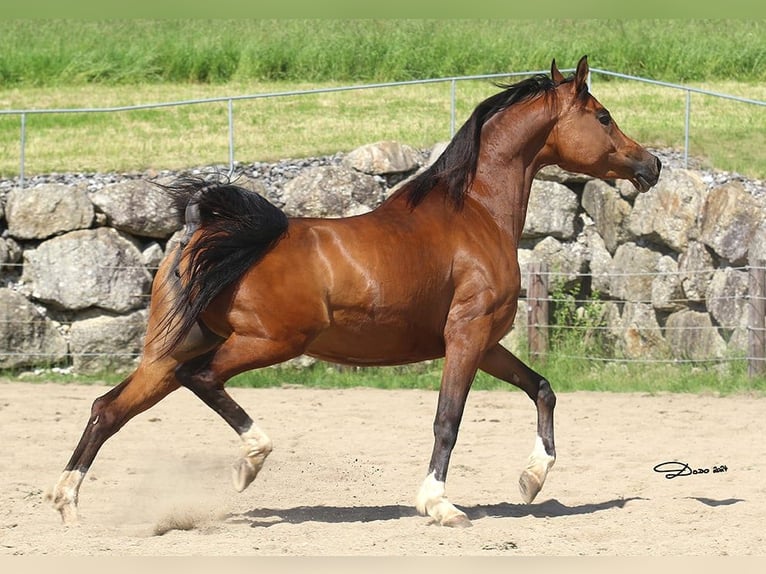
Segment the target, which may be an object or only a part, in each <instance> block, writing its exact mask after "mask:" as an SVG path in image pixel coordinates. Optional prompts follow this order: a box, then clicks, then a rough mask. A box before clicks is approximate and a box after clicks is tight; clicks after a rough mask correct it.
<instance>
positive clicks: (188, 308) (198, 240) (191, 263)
mask: <svg viewBox="0 0 766 574" xmlns="http://www.w3.org/2000/svg"><path fill="white" fill-rule="evenodd" d="M160 187H162V188H163V189H165V190H166V192H168V193H169V194H170V195H171V196H172V197H173V200H174V203H175V207H176V210H177V211H178V212H179V213H186V226H187V229H186V237H185V239H184V240H182V242H181V246H180V248H179V252H178V254H177V257H176V265H177V264H178V261H180V259H181V255H182V254H183V255H185V256H186V257H188V262H187V263H188V264H187V265H186V267H185V269H184V272H183V273H180V271H179V269H178V268H176V270H175V272H174V273H175V275H174V276H170V277H169V278H168V280H169V281H170V280H173V278H174V277H177V278H178V279H179V280H180V281H179V282H178V288H177V289H176V296H175V298H174V300H173V304H172V306H171V308H170V310H169V311H168V313H167V315H166V316H165V318H164V319H163V322H162V323H161V328H160V329H159V330H158V335H159V334H160V333H162V332H166V333H167V334H168V337H167V339H166V342H165V345H164V348H163V353H162V354H163V355H165V356H166V355H168V354H170V353H171V352H172V351H173V350H174V349H175V348H176V347H177V346H178V345H180V344H181V342H182V341H183V340H184V338H185V337H186V335H187V333H188V332H189V330H190V329H191V328H192V326H193V325H194V323H195V321H197V319H198V318H199V316H200V314H201V313H202V312H203V311H204V310H205V309H206V308H207V306H208V305H209V304H210V303H211V301H212V300H213V299H214V298H215V297H216V296H217V295H218V294H219V293H221V291H223V289H225V288H226V287H227V286H229V285H231V284H232V283H234V282H235V281H237V280H238V279H239V278H240V277H241V276H242V274H243V273H245V271H247V270H248V269H249V268H250V267H251V266H252V265H254V264H255V263H256V262H257V261H259V260H260V259H261V258H262V257H263V256H264V255H265V254H266V253H268V252H269V251H270V250H271V249H272V248H273V247H274V245H276V243H277V242H278V241H279V240H280V239H281V238H282V237H283V236H284V235H285V234H286V232H287V216H286V215H285V214H284V212H283V211H282V210H280V209H279V208H278V207H276V206H275V205H273V204H271V203H269V201H268V200H267V199H265V198H264V197H262V196H261V195H259V194H257V193H255V192H252V191H248V190H246V189H244V188H242V187H239V186H236V185H233V184H232V183H230V181H229V180H228V179H224V180H219V181H217V182H214V183H211V182H209V181H206V180H203V179H199V178H183V179H180V180H178V181H176V182H175V183H173V184H172V185H162V186H160ZM198 229H199V230H200V233H198V234H197V235H196V237H195V240H194V241H193V242H191V243H189V242H188V240H189V239H190V238H191V235H192V234H193V233H194V232H195V231H197V230H198ZM171 326H172V329H171Z"/></svg>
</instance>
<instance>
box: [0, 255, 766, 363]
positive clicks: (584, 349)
mask: <svg viewBox="0 0 766 574" xmlns="http://www.w3.org/2000/svg"><path fill="white" fill-rule="evenodd" d="M729 269H731V270H733V271H739V272H743V273H747V274H748V275H753V274H756V276H757V277H759V278H758V279H757V281H760V282H761V283H760V287H759V288H757V289H756V290H755V292H750V291H748V292H746V293H741V294H724V295H709V296H708V297H706V299H705V301H703V302H701V301H700V300H699V299H693V298H688V297H685V298H678V299H674V303H675V304H676V305H677V309H676V311H675V312H677V311H680V310H684V309H695V310H698V312H705V311H704V310H703V311H699V309H700V304H701V303H702V304H704V305H707V306H711V305H713V304H715V303H717V302H721V301H727V302H732V303H734V305H733V307H734V308H735V309H737V310H738V311H736V316H735V317H733V318H732V319H731V322H730V323H722V322H720V321H716V320H711V321H710V322H709V323H707V324H704V325H699V324H682V325H669V324H667V322H666V321H658V322H648V323H646V324H641V325H637V324H635V323H631V324H623V323H622V322H621V321H619V320H618V321H616V322H614V323H610V320H609V318H608V314H607V313H605V312H604V311H605V307H606V306H607V305H614V306H624V305H626V304H632V305H644V306H646V307H647V308H648V309H651V310H652V312H653V316H654V317H656V316H658V315H663V314H664V315H665V319H667V316H669V315H670V314H672V312H667V311H665V312H662V311H660V312H657V309H656V308H655V307H653V302H652V301H651V300H640V299H639V300H625V299H618V298H613V297H610V296H608V295H602V294H598V293H589V294H588V295H587V296H577V295H562V294H561V293H560V292H556V290H555V289H554V290H553V292H551V291H552V290H551V288H550V285H554V284H560V282H562V281H564V280H567V281H569V282H572V281H573V275H572V274H571V273H561V272H555V271H547V270H546V266H545V264H542V265H541V266H540V267H537V264H536V265H529V266H528V267H527V268H525V269H523V270H522V274H523V278H522V284H526V285H530V286H531V285H532V283H534V281H535V279H536V278H539V279H541V282H542V285H544V293H542V294H540V293H539V292H538V293H537V294H535V293H532V291H531V289H529V288H528V290H527V291H526V292H522V296H521V297H520V298H519V304H520V307H519V312H518V314H517V315H518V316H517V322H516V323H515V325H514V328H513V330H514V331H515V334H516V336H517V337H519V336H520V338H521V340H522V343H521V344H522V345H523V346H524V347H525V349H522V350H525V351H527V352H528V353H529V355H532V356H537V357H541V356H545V355H547V354H552V355H555V356H556V357H557V358H558V359H568V360H573V361H582V362H585V363H602V364H603V363H617V364H667V365H684V364H689V365H694V364H697V365H705V364H723V363H730V364H731V363H737V364H741V365H746V366H748V368H749V372H750V374H751V375H753V376H762V375H764V374H766V344H765V343H764V340H765V339H766V325H764V311H763V310H764V309H766V286H764V280H763V277H765V276H766V265H746V266H739V267H731V268H729ZM153 270H154V269H153ZM693 273H707V274H710V271H699V270H698V271H693V272H683V273H682V272H679V273H678V275H689V274H693ZM757 274H760V275H757ZM615 275H620V276H622V277H635V278H638V277H646V276H652V277H666V276H667V275H668V274H667V273H659V272H657V273H647V272H642V273H620V274H615ZM593 277H594V275H593V274H590V273H583V274H579V275H575V276H574V282H575V283H578V284H579V283H582V282H585V281H587V280H590V279H592V278H593ZM141 299H142V301H144V303H145V305H146V306H145V307H142V308H143V309H146V308H147V307H148V300H149V294H148V293H147V294H142V295H141ZM541 307H542V308H544V311H543V312H542V313H539V312H537V313H536V312H535V309H536V308H538V309H539V308H541ZM561 307H566V308H568V309H570V310H575V312H574V313H570V314H569V315H568V316H565V317H564V319H563V320H562V316H561V315H559V314H557V312H556V309H557V308H561ZM753 307H757V309H756V312H755V313H753V312H751V309H752V308H753ZM577 309H583V310H588V309H590V310H591V311H593V310H596V311H597V312H596V313H590V314H588V315H587V318H586V319H580V320H578V319H574V320H572V321H567V320H566V319H567V317H569V318H573V317H575V316H576V315H577V312H576V310H577ZM137 310H138V309H137ZM525 310H526V316H525V312H524V311H525ZM54 315H55V314H54ZM66 315H67V314H66V313H59V316H58V317H55V316H54V317H53V319H54V320H55V323H56V326H57V328H58V329H59V330H60V331H61V332H63V333H68V332H69V331H70V330H71V329H72V327H73V326H74V325H75V324H76V322H77V321H78V319H77V318H76V314H74V313H73V314H70V315H72V316H74V318H67V317H66ZM541 318H542V319H541ZM39 324H40V319H35V320H27V321H19V320H14V319H2V320H0V329H1V328H4V327H2V325H8V327H10V328H11V329H14V328H23V327H22V326H23V325H28V326H30V327H31V326H39ZM736 331H742V332H745V333H746V338H747V339H748V341H749V344H747V345H744V346H743V345H742V341H741V340H740V341H739V345H736V344H733V343H729V344H727V345H726V346H725V347H724V348H722V349H719V352H718V353H716V354H711V355H710V356H695V357H688V356H683V354H674V353H673V351H672V350H670V349H669V348H668V346H667V345H664V344H659V345H657V347H656V349H654V351H656V352H653V350H651V349H649V350H647V349H646V348H645V349H643V351H642V354H641V356H631V355H630V354H629V353H625V352H624V349H623V348H622V347H621V344H620V341H622V340H625V339H626V337H627V336H628V334H630V336H631V337H634V336H635V334H636V332H639V333H640V334H641V335H642V336H645V337H646V336H650V337H652V338H653V339H654V341H655V342H662V341H664V340H665V338H666V337H668V336H670V335H671V334H672V333H674V332H675V333H679V334H690V335H692V334H702V335H705V334H708V335H711V336H713V337H720V338H721V340H724V338H725V337H728V338H730V337H731V334H732V333H734V332H736ZM541 334H542V335H541ZM566 334H569V335H570V336H567V335H566ZM562 335H563V338H564V339H565V340H566V341H569V342H571V341H572V337H571V336H574V339H575V340H576V341H577V344H575V345H574V346H572V345H568V344H566V345H561V344H560V342H559V343H558V344H557V342H556V337H557V336H559V338H562ZM541 336H542V338H543V339H544V340H545V344H544V346H543V347H540V345H539V338H540V337H541ZM588 338H591V339H592V341H591V343H590V344H580V343H581V342H582V341H587V340H588ZM754 341H755V342H756V344H753V342H754ZM141 343H142V341H141V340H140V339H137V340H136V341H135V342H134V345H133V349H132V350H123V351H111V350H110V351H104V352H100V351H93V350H84V349H77V348H76V347H75V346H74V345H70V349H69V356H68V358H67V359H66V360H64V361H61V360H60V359H58V360H57V359H55V357H54V356H53V355H51V354H49V353H46V352H42V351H23V352H20V351H15V350H10V349H5V350H0V364H2V361H3V359H4V358H5V359H9V358H33V359H34V361H36V362H39V363H40V364H41V365H54V364H55V365H58V366H59V367H60V366H64V367H66V365H71V364H72V360H73V358H75V357H77V359H78V360H80V361H82V360H84V359H108V360H110V361H114V360H117V361H118V362H126V363H131V362H135V361H136V360H137V359H139V358H140V356H141ZM515 350H516V351H517V352H518V350H519V349H515Z"/></svg>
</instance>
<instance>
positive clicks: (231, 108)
mask: <svg viewBox="0 0 766 574" xmlns="http://www.w3.org/2000/svg"><path fill="white" fill-rule="evenodd" d="M232 175H234V100H232V99H231V98H230V99H229V177H231V176H232Z"/></svg>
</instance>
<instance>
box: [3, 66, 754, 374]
mask: <svg viewBox="0 0 766 574" xmlns="http://www.w3.org/2000/svg"><path fill="white" fill-rule="evenodd" d="M563 71H564V72H571V71H573V70H572V69H565V70H563ZM539 73H547V70H533V71H524V72H511V73H501V74H484V75H474V76H455V77H445V78H434V79H422V80H413V81H408V82H389V83H376V84H363V85H351V86H342V87H332V88H318V89H311V90H288V91H279V92H269V93H260V94H249V95H238V96H225V97H217V98H204V99H189V100H180V101H170V102H160V103H151V104H142V105H132V106H116V107H95V108H71V109H70V108H67V109H20V110H0V116H16V117H18V118H19V121H20V132H19V148H18V149H19V187H22V188H23V187H24V186H25V179H26V176H25V173H26V164H27V157H26V154H27V136H28V125H27V119H28V118H29V117H30V116H33V115H42V114H46V115H67V114H81V113H94V114H112V113H122V112H126V111H135V110H150V109H162V108H176V107H185V106H195V105H201V104H221V105H225V106H226V122H227V123H226V125H225V127H224V126H221V129H222V130H223V129H226V130H227V135H228V167H229V170H230V172H233V171H234V169H235V163H236V156H237V150H236V148H235V137H234V136H235V127H236V120H237V118H236V116H235V109H234V105H233V104H234V103H235V102H237V101H242V100H258V99H269V98H284V97H296V96H298V97H300V96H307V95H316V94H326V93H333V92H352V91H359V90H377V89H383V88H391V87H397V86H407V85H419V84H437V83H439V84H444V83H447V84H449V85H450V135H454V133H455V131H456V120H457V85H458V84H459V83H460V82H464V81H470V80H493V79H504V78H509V77H515V76H529V75H532V74H539ZM594 74H595V75H602V76H605V77H614V78H619V79H622V80H627V81H633V82H639V83H645V84H651V85H656V86H661V87H663V88H667V89H672V90H678V91H681V92H683V93H685V95H686V106H685V110H684V165H685V166H688V161H689V138H690V132H691V123H692V121H691V120H692V115H693V110H692V108H691V95H692V94H701V95H705V96H708V97H714V98H722V99H726V100H731V101H734V102H737V103H740V104H743V105H755V106H766V102H764V101H760V100H755V99H751V98H744V97H739V96H733V95H729V94H722V93H718V92H713V91H709V90H704V89H700V88H693V87H689V86H684V85H680V84H673V83H668V82H661V81H656V80H652V79H648V78H642V77H637V76H630V75H627V74H622V73H618V72H612V71H609V70H602V69H598V68H591V75H594ZM18 265H19V266H20V265H21V264H18ZM4 267H5V268H6V269H10V270H11V271H12V272H14V266H13V265H10V264H5V265H4ZM730 269H731V270H733V271H739V272H743V273H752V272H753V270H760V271H761V272H762V271H763V268H762V267H759V266H757V265H755V266H754V265H749V266H744V267H736V268H730ZM150 271H153V269H150ZM15 272H16V273H18V269H16V271H15ZM693 273H695V271H679V272H678V273H677V275H679V276H680V275H683V276H689V275H690V274H693ZM696 273H711V271H710V270H706V271H697V272H696ZM646 275H655V276H658V277H659V276H663V277H667V276H668V275H669V274H668V273H666V272H662V273H649V274H647V273H640V274H638V273H613V274H610V275H609V277H610V278H615V277H628V278H630V277H634V278H638V277H641V276H644V277H645V276H646ZM594 277H595V276H594V275H592V274H583V275H580V276H577V277H575V278H574V280H575V282H582V281H585V280H590V279H593V278H594ZM564 278H565V279H567V280H571V279H572V275H571V274H566V277H562V274H557V273H554V272H550V273H547V276H546V278H545V279H546V283H547V281H548V280H549V279H550V280H554V281H555V280H557V279H564ZM752 283H753V282H752V281H751V284H752ZM140 298H141V300H142V307H143V308H145V307H147V306H148V303H149V294H148V293H145V294H142V295H140ZM520 301H521V302H522V303H523V304H525V305H527V307H528V308H531V307H534V306H537V305H545V306H547V308H548V309H547V311H546V312H545V313H542V314H541V313H540V312H537V313H536V314H535V315H534V316H535V317H536V318H537V320H535V321H531V322H528V324H527V329H528V333H532V332H538V333H539V332H545V333H546V335H545V336H546V339H548V340H550V338H551V337H550V335H551V334H554V333H556V332H571V333H575V334H579V335H581V338H584V337H585V335H586V334H588V333H601V334H609V335H610V338H611V340H612V341H614V340H615V339H618V338H619V336H620V333H619V329H620V327H617V326H615V325H608V324H598V323H591V324H583V323H581V322H573V323H571V324H566V323H556V322H552V319H553V318H554V317H555V312H554V311H552V310H555V309H556V307H557V306H559V307H560V306H563V305H573V306H574V307H575V308H579V309H585V308H587V307H588V306H593V305H596V304H607V303H609V304H613V305H623V304H626V303H631V304H634V305H646V306H650V307H651V306H652V305H653V303H654V302H653V301H652V300H649V299H643V300H637V301H624V300H618V299H614V298H609V297H606V298H604V299H603V300H599V301H598V302H594V300H593V299H592V298H576V297H575V298H572V297H566V298H562V297H557V296H555V295H552V294H551V293H550V292H549V290H548V289H547V287H546V292H545V293H544V294H537V295H536V296H534V297H530V295H529V293H527V294H525V295H524V296H522V298H521V299H520ZM721 301H728V302H731V303H733V305H734V306H735V307H736V308H738V309H750V308H752V307H753V305H759V307H758V309H763V307H764V303H763V294H762V292H759V293H753V292H752V289H751V290H750V291H749V292H748V293H747V294H725V295H717V296H715V297H707V298H706V300H704V301H702V300H700V299H691V298H688V297H678V298H673V299H668V300H666V301H664V304H665V305H670V306H677V307H679V308H691V309H699V308H700V307H701V306H702V307H705V306H709V305H710V304H712V303H716V302H721ZM742 313H747V311H742ZM758 313H761V317H760V319H758V317H757V314H758ZM660 314H661V315H664V316H665V317H666V316H667V315H668V314H669V313H668V312H667V311H661V312H660ZM762 315H763V311H758V312H757V313H754V314H753V313H750V315H749V316H752V317H754V318H752V317H751V318H750V319H749V320H748V321H749V322H748V324H747V327H746V331H747V334H748V337H749V339H750V340H753V339H756V340H757V339H758V338H759V337H760V341H761V342H762V341H763V339H764V327H763V317H762ZM540 317H544V318H545V319H544V320H539V318H540ZM55 319H56V323H57V325H58V328H59V329H60V330H61V331H62V332H64V333H66V332H68V331H69V330H70V329H71V328H72V326H73V325H74V324H75V322H76V321H75V320H74V319H68V318H67V317H66V313H58V314H57V315H56V317H55ZM759 321H760V322H759ZM30 322H31V323H36V321H30ZM8 323H14V324H15V325H18V326H20V325H22V324H23V323H22V322H18V321H16V322H14V321H0V324H8ZM741 327H742V326H741V321H740V320H737V321H733V322H732V323H731V324H728V323H727V324H721V323H720V322H719V321H715V320H713V321H711V324H710V326H699V325H697V326H695V325H687V326H673V325H667V324H664V322H660V323H658V324H657V325H645V326H642V327H641V329H642V331H643V332H645V333H648V332H654V333H656V334H657V335H658V336H667V335H668V334H669V333H672V332H673V331H682V332H689V333H693V332H708V331H709V332H710V333H711V334H712V333H714V334H716V335H721V334H722V333H723V334H724V335H725V336H726V337H729V336H730V334H731V332H733V331H736V330H738V329H741ZM627 328H629V327H626V326H623V327H622V329H623V330H625V329H627ZM530 336H531V335H530ZM761 344H762V343H761ZM759 349H760V347H759V346H758V345H755V346H754V345H753V344H750V345H749V346H748V348H747V349H736V350H731V349H728V350H727V352H726V353H725V354H723V355H721V356H711V357H700V358H684V357H674V356H664V357H651V356H645V357H630V356H626V355H625V354H621V353H620V352H619V350H618V349H616V348H615V347H609V348H606V347H605V348H603V349H601V350H600V351H599V352H598V353H596V352H588V353H584V354H577V355H570V357H571V358H572V359H577V360H583V361H589V362H606V361H609V362H624V363H641V362H643V363H672V364H678V363H705V362H745V363H747V364H748V365H751V370H752V372H756V373H763V372H765V371H766V368H764V366H766V365H765V360H764V356H763V351H762V350H759ZM589 351H594V349H593V347H592V346H591V347H590V348H589ZM530 352H532V353H538V352H539V350H534V349H530ZM14 355H24V356H35V357H38V358H39V359H40V360H45V359H46V358H50V356H49V355H46V354H45V353H35V352H34V351H30V352H23V353H20V352H17V351H14V350H6V351H0V360H2V357H10V356H14ZM75 355H77V356H80V357H117V358H121V359H130V360H133V359H136V358H137V357H139V356H140V349H137V350H135V351H125V352H116V353H115V352H109V353H101V352H91V351H80V350H77V349H73V348H71V347H70V349H69V356H68V359H67V361H68V362H70V363H71V361H72V357H73V356H75ZM753 365H755V367H752V366H753Z"/></svg>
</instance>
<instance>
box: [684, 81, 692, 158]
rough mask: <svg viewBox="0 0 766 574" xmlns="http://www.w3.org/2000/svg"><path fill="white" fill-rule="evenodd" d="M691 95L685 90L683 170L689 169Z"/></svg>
mask: <svg viewBox="0 0 766 574" xmlns="http://www.w3.org/2000/svg"><path fill="white" fill-rule="evenodd" d="M691 108H692V93H691V91H689V90H686V117H685V119H684V168H685V169H688V168H689V123H690V122H691V119H690V118H691Z"/></svg>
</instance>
